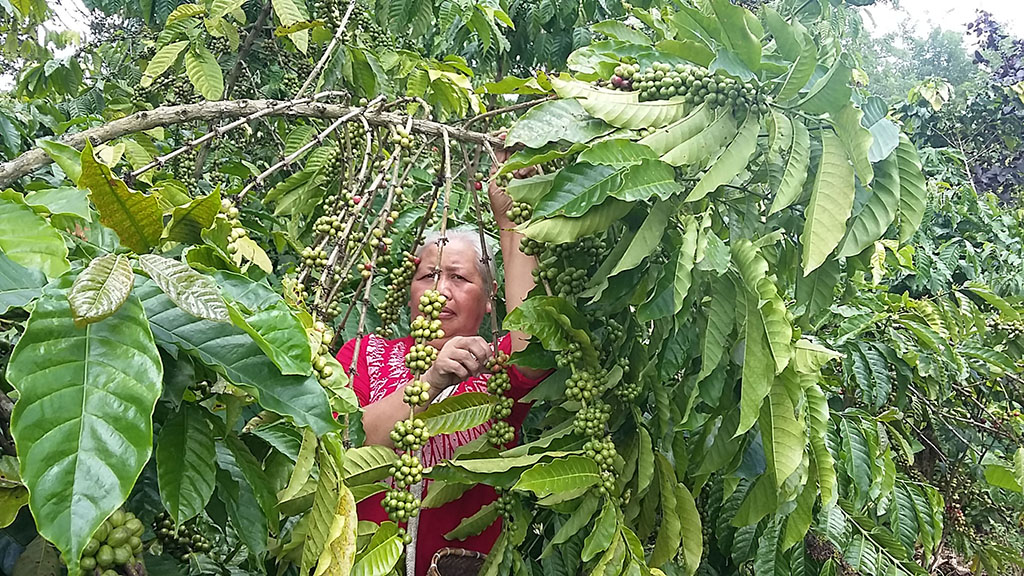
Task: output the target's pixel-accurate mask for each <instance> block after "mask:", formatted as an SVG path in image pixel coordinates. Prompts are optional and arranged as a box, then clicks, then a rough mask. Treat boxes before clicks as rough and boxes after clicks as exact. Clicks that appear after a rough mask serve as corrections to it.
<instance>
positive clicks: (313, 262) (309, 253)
mask: <svg viewBox="0 0 1024 576" xmlns="http://www.w3.org/2000/svg"><path fill="white" fill-rule="evenodd" d="M301 256H302V264H303V265H305V266H308V267H310V268H323V267H324V266H325V265H326V264H327V251H326V250H324V249H323V248H320V249H317V248H313V247H312V246H306V247H305V248H303V249H302V254H301Z"/></svg>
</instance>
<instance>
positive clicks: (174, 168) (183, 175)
mask: <svg viewBox="0 0 1024 576" xmlns="http://www.w3.org/2000/svg"><path fill="white" fill-rule="evenodd" d="M198 154H199V151H198V150H196V149H195V148H189V149H188V150H185V151H184V152H182V153H181V154H178V155H177V156H175V157H174V158H173V159H171V162H172V164H171V175H172V176H174V178H175V179H176V180H180V181H182V182H191V181H192V172H193V171H195V169H196V158H197V157H198Z"/></svg>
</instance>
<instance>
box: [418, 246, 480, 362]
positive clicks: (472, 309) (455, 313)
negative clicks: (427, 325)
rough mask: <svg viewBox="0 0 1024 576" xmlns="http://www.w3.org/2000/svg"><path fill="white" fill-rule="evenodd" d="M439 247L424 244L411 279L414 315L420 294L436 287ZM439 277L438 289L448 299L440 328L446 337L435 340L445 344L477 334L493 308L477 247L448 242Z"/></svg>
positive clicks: (442, 312) (436, 343)
mask: <svg viewBox="0 0 1024 576" xmlns="http://www.w3.org/2000/svg"><path fill="white" fill-rule="evenodd" d="M437 253H438V247H437V245H436V244H431V245H429V246H426V247H424V249H423V252H422V254H421V255H420V262H419V265H418V266H417V267H416V274H415V276H413V280H412V290H411V292H412V293H411V299H410V302H409V306H410V310H411V312H412V317H413V318H415V317H416V315H417V314H419V309H418V304H419V301H420V296H422V295H423V293H424V292H425V291H427V290H430V289H432V288H433V287H434V268H435V266H436V265H437ZM442 259H443V261H442V262H441V266H440V268H441V272H440V274H441V275H440V278H438V281H437V290H438V291H439V292H440V293H441V295H442V296H444V297H446V298H447V299H448V301H447V302H446V303H445V306H444V309H443V310H442V311H441V316H440V320H441V327H442V328H443V329H444V338H441V339H439V340H437V341H435V342H434V345H435V346H437V347H440V346H442V345H443V344H444V343H445V342H447V341H448V339H449V338H451V337H452V336H475V335H476V334H477V332H478V331H479V329H480V323H481V322H483V319H484V315H485V314H487V313H488V312H490V311H491V303H490V301H489V300H488V298H487V288H486V283H485V280H484V279H483V278H482V277H481V274H480V267H479V266H477V255H476V250H475V249H474V248H473V246H472V245H471V244H469V243H468V242H465V241H452V242H449V243H448V244H447V245H446V246H445V247H444V250H443V252H442Z"/></svg>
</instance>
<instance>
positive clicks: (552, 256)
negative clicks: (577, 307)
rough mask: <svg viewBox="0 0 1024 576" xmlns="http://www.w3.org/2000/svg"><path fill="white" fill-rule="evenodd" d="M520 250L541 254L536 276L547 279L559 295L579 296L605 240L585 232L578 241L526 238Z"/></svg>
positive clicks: (542, 279)
mask: <svg viewBox="0 0 1024 576" xmlns="http://www.w3.org/2000/svg"><path fill="white" fill-rule="evenodd" d="M520 250H522V252H523V254H526V255H527V256H537V261H538V262H537V267H536V268H534V269H533V276H534V278H535V279H537V281H538V282H546V283H547V284H548V285H549V286H550V288H551V293H552V294H554V295H556V296H562V297H566V296H575V295H577V294H579V293H580V292H582V291H583V290H584V289H585V288H586V287H587V274H588V271H589V270H590V269H591V268H592V267H593V266H594V264H595V263H596V262H597V260H598V258H600V256H601V255H602V254H603V253H604V250H605V243H604V241H603V240H600V239H598V238H596V237H594V236H585V237H583V238H580V239H579V240H576V241H575V242H567V243H564V244H546V243H542V242H537V241H536V240H531V239H529V238H523V240H521V241H520Z"/></svg>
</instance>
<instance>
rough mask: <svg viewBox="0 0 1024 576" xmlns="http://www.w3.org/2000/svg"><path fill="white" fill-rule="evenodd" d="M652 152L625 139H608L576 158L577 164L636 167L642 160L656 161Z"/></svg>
mask: <svg viewBox="0 0 1024 576" xmlns="http://www.w3.org/2000/svg"><path fill="white" fill-rule="evenodd" d="M657 159H658V155H657V154H655V153H654V151H653V150H651V149H650V148H648V147H647V146H644V145H643V144H639V143H637V142H633V141H632V140H628V139H626V138H610V139H608V140H602V141H600V142H597V143H595V144H594V145H592V146H590V147H589V148H587V149H586V150H584V151H583V152H580V155H579V156H577V158H576V161H577V162H587V163H589V164H606V165H608V166H614V167H621V166H627V165H628V166H636V165H637V164H640V163H641V162H643V161H644V160H657Z"/></svg>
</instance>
